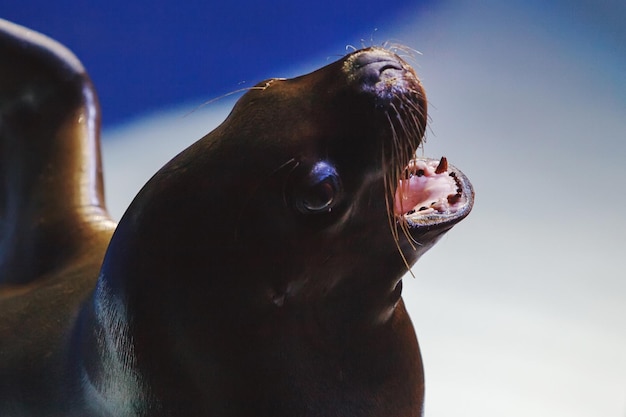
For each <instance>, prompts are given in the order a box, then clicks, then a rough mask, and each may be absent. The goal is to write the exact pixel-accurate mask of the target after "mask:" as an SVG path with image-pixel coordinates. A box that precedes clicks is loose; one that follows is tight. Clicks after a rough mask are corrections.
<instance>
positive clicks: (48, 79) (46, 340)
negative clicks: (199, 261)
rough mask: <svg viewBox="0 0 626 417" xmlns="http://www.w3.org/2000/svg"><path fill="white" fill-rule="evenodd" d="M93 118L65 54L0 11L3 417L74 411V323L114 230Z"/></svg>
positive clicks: (92, 106)
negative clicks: (2, 16) (71, 350)
mask: <svg viewBox="0 0 626 417" xmlns="http://www.w3.org/2000/svg"><path fill="white" fill-rule="evenodd" d="M99 117H100V116H99V108H98V103H97V99H96V95H95V92H94V90H93V87H92V85H91V81H90V80H89V78H88V76H87V74H86V73H85V70H84V68H83V66H82V65H81V64H80V62H79V61H78V59H77V58H76V57H75V56H74V55H73V54H72V53H71V52H69V51H68V50H67V49H66V48H65V47H63V46H61V45H60V44H58V43H57V42H55V41H53V40H51V39H49V38H47V37H45V36H43V35H40V34H38V33H35V32H32V31H30V30H28V29H26V28H23V27H20V26H17V25H14V24H12V23H9V22H7V21H4V20H1V19H0V415H1V416H5V415H10V416H34V415H37V416H38V415H46V416H57V415H58V416H69V415H75V414H73V411H72V412H71V413H70V412H68V409H69V407H72V404H74V403H75V397H76V389H77V385H78V383H77V382H76V381H75V380H74V379H73V376H72V375H70V374H69V373H68V369H69V368H70V367H71V366H70V365H71V364H68V362H71V361H72V359H71V358H69V353H68V352H69V349H68V344H69V343H70V333H71V331H72V327H73V326H72V323H73V322H74V321H75V318H76V316H77V313H78V310H79V307H80V305H81V303H82V302H83V301H84V300H85V299H86V297H87V296H88V294H89V293H90V292H91V291H92V290H93V288H94V285H95V282H96V280H97V277H98V271H99V270H100V266H101V263H102V259H103V257H104V252H105V250H106V247H107V245H108V242H109V240H110V238H111V235H112V233H113V230H114V229H115V223H114V222H113V221H111V220H110V218H109V216H108V214H107V212H106V208H105V206H104V193H103V183H102V173H101V167H100V153H99V152H100V149H99V138H98V135H99ZM78 415H84V413H79V414H78Z"/></svg>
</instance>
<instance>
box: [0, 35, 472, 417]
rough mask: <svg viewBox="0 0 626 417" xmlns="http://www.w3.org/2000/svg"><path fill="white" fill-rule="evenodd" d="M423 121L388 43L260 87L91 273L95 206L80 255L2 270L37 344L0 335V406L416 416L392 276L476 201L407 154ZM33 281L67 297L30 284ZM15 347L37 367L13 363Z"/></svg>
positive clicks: (417, 89) (410, 78)
mask: <svg viewBox="0 0 626 417" xmlns="http://www.w3.org/2000/svg"><path fill="white" fill-rule="evenodd" d="M16 39H17V38H12V39H11V40H9V42H8V43H9V44H14V43H16V42H20V41H18V40H16ZM43 49H45V48H43ZM53 49H54V48H53ZM42 54H43V53H42ZM18 55H19V53H18ZM56 62H58V66H59V67H61V66H62V65H63V62H64V61H63V60H60V61H56ZM29 65H34V64H32V63H30V64H24V66H25V67H26V68H29ZM61 71H64V70H61ZM81 79H82V80H83V83H84V84H83V85H87V84H86V81H85V80H86V78H84V77H83V78H81ZM79 90H81V91H85V90H84V89H79ZM83 105H84V104H83ZM60 113H61V115H65V114H66V113H67V111H65V110H63V111H61V112H60ZM74 120H75V119H74ZM425 125H426V98H425V94H424V91H423V88H422V86H421V83H420V82H419V80H418V78H417V76H416V75H415V72H414V71H413V69H412V68H411V67H410V66H409V65H408V64H407V63H406V62H404V61H403V60H402V59H401V58H399V57H398V56H397V55H395V54H393V53H392V52H390V51H387V50H385V49H381V48H368V49H364V50H360V51H356V52H354V53H352V54H349V55H347V56H345V57H344V58H342V59H340V60H339V61H337V62H335V63H332V64H330V65H328V66H326V67H323V68H321V69H319V70H317V71H315V72H313V73H310V74H307V75H304V76H302V77H297V78H294V79H289V80H285V79H271V80H268V81H265V82H262V83H259V84H258V85H257V86H255V87H254V88H252V89H251V90H250V91H248V92H247V93H246V94H245V95H244V96H243V97H242V98H241V99H240V100H239V101H238V103H237V104H236V105H235V108H234V109H233V111H232V113H231V114H230V115H229V117H228V118H227V119H226V121H224V123H223V124H222V125H220V126H219V127H218V128H217V129H216V130H214V131H213V132H211V133H209V134H208V135H207V136H205V137H204V138H202V139H201V140H199V141H198V142H196V143H195V144H194V145H192V146H191V147H189V148H188V149H186V150H185V151H183V152H182V153H181V154H179V155H178V156H176V157H175V158H174V159H172V161H170V162H169V163H168V164H166V165H165V166H164V167H163V168H162V169H161V170H160V171H159V172H157V173H156V174H155V176H154V177H153V178H152V179H151V180H150V181H149V182H148V183H147V184H146V185H145V187H144V188H143V189H142V190H141V191H140V192H139V194H138V195H137V197H136V198H135V199H134V201H133V202H132V204H131V205H130V207H129V208H128V210H127V212H126V213H125V214H124V216H123V217H122V219H121V220H120V223H119V225H118V226H117V228H116V230H115V232H114V234H113V237H112V239H111V241H110V244H109V245H108V249H107V250H106V255H105V256H104V261H103V263H102V265H101V266H100V265H99V262H98V261H99V259H100V258H101V257H102V248H103V245H100V243H98V244H97V245H94V244H92V243H90V242H93V241H94V240H95V241H97V242H102V241H108V238H109V236H110V230H111V229H110V228H109V227H107V225H109V224H110V223H109V222H110V221H109V220H108V218H107V217H106V212H105V211H104V209H103V205H102V203H100V202H99V203H98V204H97V206H98V207H100V208H101V209H102V210H100V211H99V213H100V215H101V217H100V218H99V220H98V221H96V226H95V229H97V232H96V233H95V234H94V235H95V236H97V237H95V238H93V237H92V239H93V240H92V241H89V239H88V238H84V237H82V236H81V237H80V238H77V239H76V240H77V242H80V241H81V240H82V241H84V242H85V245H84V246H81V245H78V246H79V247H83V248H89V250H86V252H80V251H78V252H75V253H77V254H80V255H76V256H75V257H69V258H68V260H67V261H66V262H67V263H66V269H64V268H61V269H54V273H52V275H50V277H51V278H50V277H46V278H43V277H39V278H38V277H36V276H34V277H33V278H29V279H27V280H24V279H22V278H19V279H18V278H15V277H14V276H15V275H13V274H11V273H6V276H7V278H4V281H5V282H7V283H8V282H11V288H15V287H16V286H17V287H19V289H18V290H13V291H18V292H19V297H18V298H19V300H21V301H19V302H18V305H17V307H15V305H14V304H7V302H6V301H5V300H2V304H1V305H0V312H1V313H2V316H8V317H12V316H15V317H16V316H19V317H20V319H14V322H15V323H17V322H19V320H21V319H22V318H23V317H27V318H28V319H29V320H30V324H31V329H33V331H39V330H41V329H46V331H48V330H49V333H50V335H49V336H50V338H51V340H53V341H54V343H53V344H52V345H49V347H46V344H45V342H44V343H41V345H40V344H39V343H40V342H42V341H41V340H35V339H36V338H35V339H33V340H31V342H29V343H25V342H24V340H27V339H29V338H28V337H24V336H23V335H15V336H9V335H8V334H7V336H6V337H7V340H6V342H5V341H4V338H3V342H2V343H3V345H0V346H2V350H0V355H2V354H3V353H2V351H6V352H9V353H10V354H9V355H4V357H3V356H0V358H2V359H3V362H2V363H0V366H1V368H0V370H1V371H0V384H2V385H0V386H1V387H2V388H3V392H2V393H0V413H2V415H5V413H4V412H5V411H7V412H9V413H12V415H40V414H41V411H42V410H43V411H45V412H46V413H47V415H54V413H57V414H59V415H81V416H83V415H88V416H89V415H91V416H190V415H193V416H203V415H206V416H233V417H235V416H237V417H257V416H277V417H281V416H294V415H297V416H310V417H314V416H329V415H333V416H381V415H385V416H387V415H388V416H399V417H407V416H420V415H421V413H422V401H423V389H424V382H423V371H422V362H421V357H420V353H419V347H418V343H417V339H416V336H415V333H414V330H413V327H412V324H411V322H410V319H409V317H408V315H407V312H406V310H405V307H404V305H403V302H402V299H401V289H402V285H401V277H402V275H403V274H404V273H405V272H406V270H407V266H409V265H412V264H413V263H414V262H415V261H416V260H417V259H418V258H419V256H421V254H423V253H424V252H425V251H426V250H428V249H429V248H430V247H431V246H432V245H433V244H434V243H435V242H436V241H437V239H438V238H439V237H440V236H441V235H442V234H443V233H445V232H446V231H447V230H449V229H450V228H451V227H452V226H453V225H454V224H456V223H457V222H458V221H460V220H461V219H463V218H464V217H465V216H466V215H467V214H468V213H469V211H470V209H471V206H472V201H473V192H472V190H471V186H470V184H469V181H468V180H467V179H466V178H465V177H464V176H463V174H462V173H461V172H460V171H458V170H456V169H455V168H453V167H451V166H448V165H447V162H445V161H444V159H442V160H441V161H440V162H437V161H431V160H423V161H418V160H415V159H414V157H413V155H414V153H415V151H416V149H417V147H418V146H419V145H420V142H421V139H422V136H423V133H424V129H425ZM42 126H44V125H42ZM45 126H48V124H45ZM16 131H17V132H18V134H21V135H22V136H23V137H24V138H25V139H24V140H28V137H26V135H24V134H23V132H24V128H22V127H20V128H18V129H16ZM86 136H88V135H86ZM2 140H3V141H5V139H4V137H3V138H2ZM86 156H92V155H86ZM24 169H25V170H26V171H30V170H31V168H30V167H27V168H24ZM6 183H7V184H8V181H7V182H6ZM98 187H99V186H98V185H97V184H96V185H95V188H96V189H99V188H98ZM69 188H71V187H70V186H69V185H68V186H67V187H65V188H63V187H62V189H63V190H66V189H69ZM11 195H20V193H19V192H14V193H13V194H11ZM99 201H101V200H99ZM24 222H25V223H26V224H29V222H32V220H24ZM98 222H100V223H98ZM100 226H103V227H100ZM48 244H50V243H48ZM22 250H23V249H22ZM27 253H28V252H27ZM83 253H89V254H90V255H89V256H90V257H89V258H88V259H89V260H88V261H85V262H86V263H81V262H82V261H84V260H86V259H87V255H84V254H83ZM77 265H84V268H83V269H80V270H79V271H78V272H76V273H74V272H69V271H70V270H72V268H73V267H75V266H77ZM12 271H13V270H12ZM50 280H54V281H55V282H59V286H60V287H61V288H73V286H75V285H78V284H76V283H80V286H81V288H83V290H81V291H76V292H73V293H71V294H65V295H63V294H61V293H59V292H54V291H51V290H49V289H47V288H45V286H44V285H43V284H40V283H44V282H50ZM96 280H97V282H96ZM33 283H35V284H36V285H35V287H36V288H43V289H41V290H39V291H40V292H41V296H36V294H37V291H33V290H32V288H31V287H32V286H33ZM94 285H95V287H94ZM7 288H8V284H7ZM85 288H93V291H92V292H91V294H89V295H86V294H85V292H86V291H85V290H84V289H85ZM61 292H62V291H61ZM7 294H8V295H5V298H6V299H9V298H11V299H16V298H15V297H16V295H15V294H16V293H13V296H11V295H10V294H9V293H7ZM63 297H66V298H70V299H71V300H70V301H63V300H66V298H63ZM35 300H36V301H35ZM11 302H14V301H11ZM64 302H65V305H64V306H63V308H61V309H60V311H63V313H58V312H57V311H58V310H57V308H58V307H59V306H58V305H59V304H60V303H64ZM81 302H82V304H81V306H80V307H79V303H81ZM33 303H36V305H41V306H44V307H43V309H44V310H46V311H50V314H51V316H52V319H55V318H57V319H58V318H59V317H62V320H56V321H55V322H54V323H52V324H51V323H48V322H47V321H46V320H47V319H46V317H45V315H42V314H39V313H37V307H36V305H33ZM59 322H61V323H60V324H59ZM0 326H2V324H0ZM17 327H18V326H17V325H15V324H14V325H13V327H12V329H15V328H17ZM24 351H26V352H24ZM18 352H24V353H23V355H22V353H19V354H18ZM28 355H30V356H31V357H34V358H38V359H40V362H41V361H42V360H43V359H41V358H46V357H50V358H51V359H49V360H48V362H49V365H50V366H49V367H45V366H40V365H39V364H37V365H34V369H33V370H27V369H26V368H28V366H27V365H25V363H26V362H27V361H26V359H25V357H26V356H28ZM47 355H48V356H47ZM49 355H52V356H49ZM13 358H15V360H13ZM8 359H11V360H8ZM10 362H11V363H10ZM35 363H37V362H35ZM30 371H32V372H30ZM29 372H30V373H29ZM22 375H40V376H41V377H42V379H41V380H40V381H39V382H35V381H34V379H33V380H28V379H26V380H24V379H23V378H22ZM20 379H22V381H20ZM15 381H20V382H18V383H14V382H15ZM24 381H25V382H24ZM48 381H54V383H52V384H50V383H48ZM11 385H14V386H15V387H14V388H11V387H10V386H11ZM29 395H37V396H39V397H38V398H40V399H39V400H38V401H37V404H38V405H37V407H33V406H30V405H29V403H28V401H25V396H29ZM37 412H40V414H37Z"/></svg>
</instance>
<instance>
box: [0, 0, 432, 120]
mask: <svg viewBox="0 0 626 417" xmlns="http://www.w3.org/2000/svg"><path fill="white" fill-rule="evenodd" d="M3 3H4V4H3V5H2V6H0V17H2V18H5V19H7V20H11V21H13V22H15V23H18V24H21V25H23V26H26V27H29V28H31V29H34V30H36V31H38V32H41V33H43V34H45V35H48V36H50V37H52V38H53V39H56V40H57V41H59V42H61V43H62V44H64V45H65V46H67V47H68V48H69V49H70V50H72V51H73V52H74V53H75V54H76V55H77V56H78V58H79V59H80V60H81V61H82V62H83V64H84V65H85V67H86V68H87V71H88V72H89V74H90V75H91V77H92V79H93V81H94V83H95V85H96V88H97V90H98V93H99V97H100V102H101V105H102V110H103V124H104V126H105V127H107V126H110V125H114V124H118V123H120V122H124V121H126V120H127V119H129V118H130V117H132V116H133V115H135V114H137V113H140V112H149V111H151V110H155V109H160V108H163V107H165V106H167V105H170V104H172V103H179V102H181V101H185V100H189V99H190V98H198V97H204V98H205V99H207V100H208V99H211V98H214V97H215V96H217V95H220V94H224V93H228V92H230V91H232V90H235V89H237V88H240V87H241V83H242V82H246V85H247V84H254V83H256V82H257V81H260V80H261V79H265V78H269V77H270V76H274V75H276V74H274V73H273V72H272V69H274V68H283V67H286V66H289V65H292V64H293V63H294V62H301V61H303V60H305V59H310V58H311V57H312V56H316V55H317V54H321V53H322V52H323V51H328V50H329V49H332V48H336V50H337V53H341V52H343V51H342V49H340V48H342V47H344V46H345V45H347V44H352V43H354V44H357V45H359V44H360V40H361V39H362V38H363V39H365V40H366V42H370V38H371V37H372V36H373V37H376V36H377V33H378V31H376V29H379V30H380V33H385V32H386V29H389V25H391V24H392V22H397V21H398V20H401V19H402V16H403V14H404V12H405V11H406V10H407V9H410V10H411V12H412V13H414V12H415V10H416V7H423V8H427V7H430V6H432V5H433V3H434V1H432V0H421V1H393V2H382V3H381V2H380V1H374V0H360V1H358V2H355V1H349V2H346V1H343V2H342V1H331V0H323V1H313V2H302V1H286V0H282V1H246V0H243V1H228V0H226V1H219V2H217V1H201V0H191V1H186V2H180V1H173V0H169V1H167V0H166V1H152V2H148V1H127V0H111V1H106V2H93V1H91V2H87V1H76V0H61V1H35V0H19V1H5V2H3ZM383 40H384V39H383ZM376 41H377V42H376V43H380V42H382V40H380V41H379V40H378V39H376ZM329 47H330V48H329Z"/></svg>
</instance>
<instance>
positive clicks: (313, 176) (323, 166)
mask: <svg viewBox="0 0 626 417" xmlns="http://www.w3.org/2000/svg"><path fill="white" fill-rule="evenodd" d="M340 191H341V181H340V180H339V175H338V174H337V171H336V170H335V168H334V167H333V166H332V165H330V164H329V163H327V162H318V163H316V164H315V165H313V168H311V170H310V171H309V173H308V175H306V176H305V177H304V178H303V179H302V180H301V182H300V184H298V185H297V186H296V187H295V189H294V196H293V197H294V204H295V206H296V208H297V209H298V210H299V211H300V212H302V213H304V214H307V213H324V212H329V211H331V209H332V208H333V207H334V206H335V204H336V203H337V201H338V199H339V194H340Z"/></svg>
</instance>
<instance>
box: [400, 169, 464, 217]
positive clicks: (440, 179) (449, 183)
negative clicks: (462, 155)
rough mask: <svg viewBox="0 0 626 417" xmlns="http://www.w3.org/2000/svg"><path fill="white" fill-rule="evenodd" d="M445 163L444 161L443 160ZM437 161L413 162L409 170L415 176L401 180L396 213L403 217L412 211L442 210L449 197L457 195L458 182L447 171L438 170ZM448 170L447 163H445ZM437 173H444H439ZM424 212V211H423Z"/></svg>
mask: <svg viewBox="0 0 626 417" xmlns="http://www.w3.org/2000/svg"><path fill="white" fill-rule="evenodd" d="M442 162H443V159H442ZM437 166H438V163H437V161H421V160H416V161H412V162H411V165H410V166H409V170H410V171H411V172H412V173H413V176H412V177H411V178H409V179H406V180H400V184H398V189H397V190H396V197H395V204H394V211H395V214H396V215H403V214H406V213H408V212H409V211H411V210H416V211H417V210H420V209H421V208H422V207H424V208H426V210H428V209H430V208H432V209H435V210H438V209H442V208H443V207H441V206H442V204H443V205H446V203H447V197H448V196H449V195H451V194H455V193H456V188H457V185H456V182H455V180H454V178H453V177H451V176H450V175H449V173H448V172H447V171H446V170H445V169H439V170H438V169H437ZM445 168H447V162H446V163H445ZM437 171H442V172H440V173H437ZM422 210H424V209H422Z"/></svg>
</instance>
